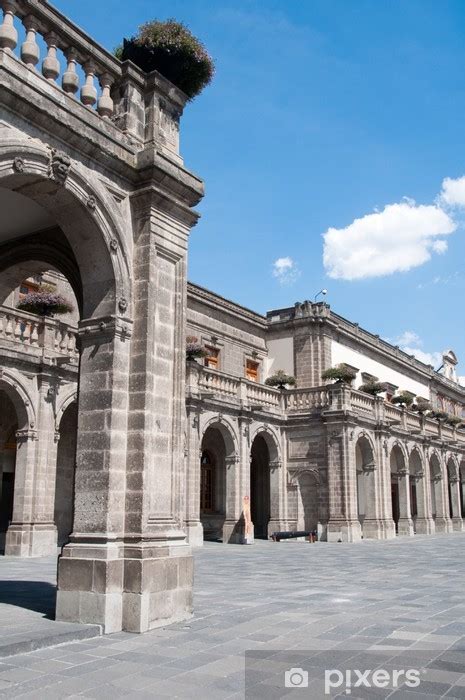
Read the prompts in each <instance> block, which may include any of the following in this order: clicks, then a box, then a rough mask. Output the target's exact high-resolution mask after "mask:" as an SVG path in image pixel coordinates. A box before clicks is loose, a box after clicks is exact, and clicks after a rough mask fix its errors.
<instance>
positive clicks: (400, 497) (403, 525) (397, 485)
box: [389, 445, 413, 535]
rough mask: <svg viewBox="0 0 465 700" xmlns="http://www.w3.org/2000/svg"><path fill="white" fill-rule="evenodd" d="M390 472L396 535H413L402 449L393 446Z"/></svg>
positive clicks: (407, 475) (406, 474) (408, 489)
mask: <svg viewBox="0 0 465 700" xmlns="http://www.w3.org/2000/svg"><path fill="white" fill-rule="evenodd" d="M389 464H390V470H391V504H392V519H393V521H394V524H395V528H396V533H397V534H398V535H413V521H412V515H411V510H410V507H411V506H410V478H409V471H408V468H407V464H406V462H405V457H404V453H403V451H402V449H401V448H400V446H399V445H394V447H393V448H392V450H391V456H390V460H389Z"/></svg>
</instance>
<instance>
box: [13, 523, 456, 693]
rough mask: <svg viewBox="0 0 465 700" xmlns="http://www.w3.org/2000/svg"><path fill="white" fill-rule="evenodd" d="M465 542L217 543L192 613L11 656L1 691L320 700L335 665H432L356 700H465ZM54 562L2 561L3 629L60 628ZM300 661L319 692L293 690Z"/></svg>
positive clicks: (201, 566) (199, 575)
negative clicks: (413, 680) (290, 673)
mask: <svg viewBox="0 0 465 700" xmlns="http://www.w3.org/2000/svg"><path fill="white" fill-rule="evenodd" d="M464 548H465V534H451V535H438V536H434V537H422V536H418V537H415V538H399V539H396V540H390V541H386V542H380V541H363V542H360V543H357V544H344V543H339V544H325V543H318V544H313V545H311V544H308V543H304V542H287V543H280V544H274V543H269V542H257V543H256V544H255V545H254V546H253V547H252V546H250V547H247V546H234V545H222V544H213V543H211V544H206V545H205V547H204V548H203V549H199V550H197V551H196V554H195V557H196V582H195V616H194V618H192V620H190V621H188V622H187V623H186V622H184V623H179V624H176V625H173V626H171V627H170V628H165V629H160V630H155V631H152V632H149V633H147V634H145V635H132V634H128V633H118V634H115V635H110V636H106V637H96V638H92V639H87V640H83V641H79V642H74V643H71V644H69V643H68V644H62V645H60V646H54V647H50V648H46V649H42V650H39V651H34V652H31V653H25V654H22V655H16V656H11V657H8V658H3V659H1V663H0V695H1V696H2V697H7V698H19V697H21V698H23V697H24V698H44V699H46V700H53V699H54V698H70V697H80V698H83V697H84V698H98V700H104V698H112V699H113V698H118V697H127V698H141V699H142V698H165V697H166V698H168V697H170V698H176V697H177V698H198V699H199V698H203V697H204V698H208V699H210V698H212V699H216V698H218V699H221V698H243V697H244V696H245V697H248V698H279V697H285V696H286V697H288V696H290V697H291V698H292V697H296V698H297V697H304V696H305V697H307V698H308V697H310V698H319V697H324V694H323V689H322V678H323V675H324V670H325V669H343V670H344V672H345V671H346V670H347V669H358V670H360V669H362V670H366V669H373V668H377V667H380V668H382V669H386V670H387V671H388V672H390V671H391V670H394V669H397V670H399V669H404V670H405V669H420V670H421V669H426V670H421V682H420V686H419V687H416V688H413V687H411V688H407V687H405V686H404V687H399V688H398V689H397V690H392V688H373V687H371V688H366V687H363V686H362V688H357V687H353V688H351V694H350V697H352V698H357V697H363V698H377V697H380V698H382V697H392V698H396V699H397V698H407V699H408V700H419V699H420V698H429V699H430V700H431V699H432V698H435V697H447V698H465V586H464V579H465V558H464V556H463V553H464ZM55 570H56V562H55V561H54V560H53V559H51V558H50V559H41V560H29V561H25V560H22V561H18V560H13V559H12V558H8V557H4V558H1V560H0V579H1V584H0V585H1V588H0V590H1V592H2V601H6V602H3V604H2V605H0V620H1V623H2V629H5V630H9V629H10V628H11V627H14V626H15V625H16V624H18V625H23V628H24V626H25V625H27V624H30V626H31V629H34V631H35V632H36V633H37V630H38V629H39V626H40V625H41V624H44V625H48V626H50V625H51V626H53V625H54V624H56V623H53V622H52V621H51V620H50V619H47V618H50V615H51V613H52V611H53V588H52V585H51V584H52V583H53V580H54V576H55ZM19 577H21V578H22V580H23V583H22V584H19V583H18V584H15V583H13V582H14V581H15V580H16V579H18V580H19ZM26 579H27V582H26V583H24V581H25V580H26ZM21 586H22V588H21ZM15 589H16V590H17V591H18V595H17V596H16V597H15V596H13V597H12V591H14V590H15ZM21 590H22V591H23V593H20V592H21ZM21 598H23V605H24V607H22V604H21ZM44 629H45V628H44ZM245 652H247V653H246V654H245ZM245 656H246V657H247V673H246V674H245V672H244V657H245ZM290 668H298V669H300V668H301V669H303V671H304V672H306V673H308V688H301V689H299V688H296V687H288V688H286V687H285V686H284V681H285V672H286V670H289V669H290ZM245 677H246V678H247V683H245ZM334 678H336V677H333V680H334ZM344 678H345V676H344ZM295 680H296V679H295V677H294V682H295ZM298 680H299V679H297V681H298ZM305 680H306V679H305ZM336 680H337V678H336ZM401 683H402V680H400V681H398V685H399V686H400V685H401ZM344 689H345V685H344V686H341V685H339V686H338V687H337V688H335V689H334V690H333V691H332V692H333V696H339V697H347V696H346V695H344V692H343V691H344ZM338 694H339V695H338Z"/></svg>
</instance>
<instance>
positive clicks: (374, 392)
mask: <svg viewBox="0 0 465 700" xmlns="http://www.w3.org/2000/svg"><path fill="white" fill-rule="evenodd" d="M358 390H359V391H363V392H364V393H365V394H371V396H378V394H382V393H383V391H386V385H385V384H383V382H379V381H378V378H377V377H373V378H372V379H369V380H368V381H367V382H365V383H364V384H361V385H360V386H359V388H358Z"/></svg>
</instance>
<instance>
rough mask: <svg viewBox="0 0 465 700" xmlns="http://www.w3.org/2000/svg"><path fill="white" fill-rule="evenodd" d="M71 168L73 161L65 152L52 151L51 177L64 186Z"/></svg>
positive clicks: (54, 149)
mask: <svg viewBox="0 0 465 700" xmlns="http://www.w3.org/2000/svg"><path fill="white" fill-rule="evenodd" d="M70 167H71V159H70V158H69V156H67V155H66V153H63V151H58V150H57V149H56V148H53V149H52V155H51V158H50V177H51V178H53V179H54V180H56V181H57V182H59V183H60V184H61V185H64V183H65V182H66V178H67V177H68V173H69V169H70Z"/></svg>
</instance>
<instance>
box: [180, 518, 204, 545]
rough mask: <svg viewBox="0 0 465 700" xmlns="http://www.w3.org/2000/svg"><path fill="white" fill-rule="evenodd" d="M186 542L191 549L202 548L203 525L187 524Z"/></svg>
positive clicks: (198, 523)
mask: <svg viewBox="0 0 465 700" xmlns="http://www.w3.org/2000/svg"><path fill="white" fill-rule="evenodd" d="M184 529H185V531H186V536H187V542H188V544H189V545H190V546H191V547H203V525H202V523H201V522H200V521H197V522H189V521H188V522H187V523H186V526H185V528H184Z"/></svg>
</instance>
